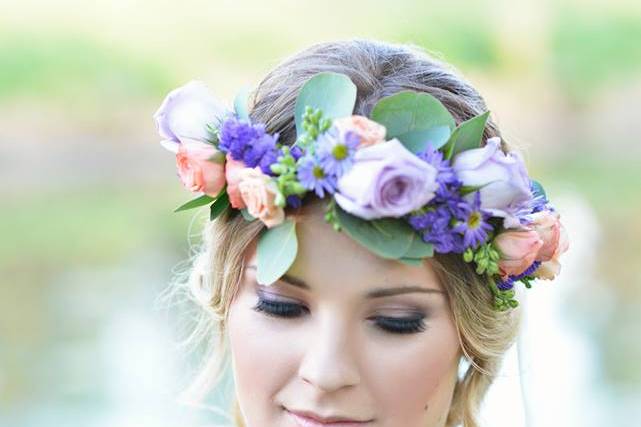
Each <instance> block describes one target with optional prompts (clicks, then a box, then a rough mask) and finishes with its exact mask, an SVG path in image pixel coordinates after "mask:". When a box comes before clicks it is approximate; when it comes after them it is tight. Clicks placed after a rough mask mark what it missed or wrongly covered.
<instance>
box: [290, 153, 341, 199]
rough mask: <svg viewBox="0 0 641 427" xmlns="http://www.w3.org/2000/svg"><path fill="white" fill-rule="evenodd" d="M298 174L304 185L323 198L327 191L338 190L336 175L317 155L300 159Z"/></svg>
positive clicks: (331, 192)
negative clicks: (328, 170)
mask: <svg viewBox="0 0 641 427" xmlns="http://www.w3.org/2000/svg"><path fill="white" fill-rule="evenodd" d="M297 176H298V180H299V181H300V183H301V184H302V185H303V187H305V188H307V189H308V190H314V192H315V193H316V195H317V196H318V197H320V198H321V199H322V198H323V197H325V192H328V193H330V194H333V193H334V192H335V191H336V177H335V176H334V175H332V174H329V173H328V172H327V170H326V169H325V167H324V166H323V165H321V164H320V162H319V160H318V159H317V158H316V157H313V156H311V155H307V156H305V157H303V158H302V159H301V160H300V161H299V165H298V170H297Z"/></svg>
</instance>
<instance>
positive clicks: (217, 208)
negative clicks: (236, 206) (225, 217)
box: [209, 192, 229, 221]
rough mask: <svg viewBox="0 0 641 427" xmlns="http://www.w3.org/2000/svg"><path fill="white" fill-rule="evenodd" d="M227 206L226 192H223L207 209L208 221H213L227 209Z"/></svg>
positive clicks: (227, 197)
mask: <svg viewBox="0 0 641 427" xmlns="http://www.w3.org/2000/svg"><path fill="white" fill-rule="evenodd" d="M228 206H229V196H228V195H227V192H224V193H223V194H221V195H220V196H218V198H217V199H216V200H215V201H214V203H212V204H211V207H210V208H209V209H210V210H209V220H210V221H213V220H215V219H216V218H218V216H219V215H220V214H221V213H223V212H224V211H225V209H227V207H228Z"/></svg>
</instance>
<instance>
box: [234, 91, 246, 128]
mask: <svg viewBox="0 0 641 427" xmlns="http://www.w3.org/2000/svg"><path fill="white" fill-rule="evenodd" d="M248 102H249V88H248V87H244V88H242V89H241V90H240V91H239V92H238V94H237V95H236V97H235V98H234V111H235V112H236V115H237V116H238V118H239V119H242V120H245V121H247V122H249V121H250V120H249V111H248V108H249V107H248Z"/></svg>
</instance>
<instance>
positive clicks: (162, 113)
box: [154, 80, 227, 153]
mask: <svg viewBox="0 0 641 427" xmlns="http://www.w3.org/2000/svg"><path fill="white" fill-rule="evenodd" d="M226 113H227V109H226V108H225V106H224V105H223V104H222V103H221V102H219V101H218V100H217V99H216V98H215V97H214V96H213V95H211V93H210V92H209V90H208V89H207V86H205V84H204V83H203V82H200V81H196V80H194V81H191V82H189V83H187V84H186V85H184V86H181V87H179V88H177V89H174V90H173V91H171V92H170V93H169V94H168V95H167V97H165V100H164V101H163V102H162V104H161V105H160V108H158V111H156V113H155V114H154V119H155V121H156V126H157V127H158V133H160V136H161V137H162V138H163V141H161V145H162V146H163V147H165V148H166V149H168V150H169V151H171V152H173V153H177V152H178V147H179V145H180V143H181V142H184V141H185V140H196V141H202V142H205V141H207V139H209V133H208V131H207V124H210V123H215V122H217V121H219V120H222V118H223V117H224V116H225V114H226Z"/></svg>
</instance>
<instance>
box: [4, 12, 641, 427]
mask: <svg viewBox="0 0 641 427" xmlns="http://www.w3.org/2000/svg"><path fill="white" fill-rule="evenodd" d="M350 37H372V38H378V39H383V40H387V41H393V42H412V43H416V44H419V45H421V46H423V47H425V48H427V49H428V50H430V51H432V52H434V53H436V54H438V55H439V56H441V57H442V58H443V59H445V60H447V61H448V62H450V63H452V64H454V65H455V66H456V67H457V68H459V69H460V70H461V71H462V72H463V74H464V75H465V76H466V77H467V78H468V79H469V80H470V81H471V82H472V83H473V84H474V85H475V86H476V87H477V88H478V89H479V90H480V91H481V93H482V94H483V95H484V96H485V98H486V100H487V102H488V105H489V108H490V109H491V110H492V112H493V115H494V117H495V118H496V120H497V121H498V123H499V126H501V128H502V130H503V133H504V135H505V137H506V139H507V140H508V141H509V142H511V143H512V144H514V145H516V146H519V147H521V148H522V149H523V150H524V152H525V154H526V159H527V162H528V167H529V169H530V172H531V175H533V176H535V177H537V179H539V180H540V181H541V182H543V183H546V187H547V189H548V193H549V194H550V196H551V199H552V200H553V201H555V199H557V200H559V202H560V207H561V212H563V207H566V206H567V208H568V210H569V211H570V212H573V214H572V215H573V216H571V217H570V218H567V220H568V223H567V224H566V226H567V227H568V229H569V231H570V235H571V239H572V243H571V248H570V252H572V251H575V253H576V254H577V255H574V258H572V261H571V262H573V263H574V265H575V267H572V268H570V269H569V270H570V272H571V273H570V276H568V277H566V278H564V279H563V281H560V282H558V283H554V284H553V285H550V286H554V287H560V286H567V289H569V290H570V291H567V292H563V293H562V295H563V300H562V303H561V304H562V305H561V307H562V310H561V317H562V319H563V321H564V322H566V323H565V324H566V325H569V326H568V327H569V328H571V330H573V331H574V333H575V334H576V336H577V337H579V339H581V340H582V342H584V343H587V347H586V348H588V349H589V352H590V353H589V357H590V360H593V361H594V365H593V366H592V368H591V369H590V372H589V373H586V375H589V377H590V382H589V387H591V388H594V393H590V395H591V396H592V397H594V398H595V400H594V402H591V403H588V402H584V404H585V405H589V406H591V407H592V409H594V408H595V407H596V408H598V417H600V418H598V417H597V418H595V419H593V420H592V421H593V422H594V423H595V424H594V425H595V426H596V425H600V426H602V425H608V426H610V425H611V426H628V425H629V426H632V425H638V424H635V421H636V422H638V419H639V417H640V416H641V409H640V408H641V398H640V396H641V363H639V362H640V361H641V340H640V338H639V336H640V334H639V325H640V323H641V322H640V321H641V314H640V313H641V286H640V284H641V263H640V262H639V261H640V260H641V243H640V242H641V221H639V218H641V197H640V196H639V194H640V189H639V187H640V186H641V137H640V135H641V3H640V2H638V1H622V0H618V1H604V0H585V1H536V0H527V1H521V2H513V1H485V2H473V1H458V0H456V1H450V2H439V1H431V0H430V1H409V0H395V1H393V2H392V1H363V0H360V1H352V2H345V1H337V0H326V1H323V2H301V1H267V2H266V1H233V2H232V1H204V0H200V1H193V0H186V1H183V2H177V3H176V2H164V1H150V0H140V1H124V0H111V1H107V0H105V1H94V2H86V1H80V0H59V1H55V2H54V1H51V2H46V1H33V0H21V1H20V2H17V1H7V0H0V183H1V184H0V207H1V208H2V209H0V425H2V426H5V425H6V426H48V425H65V426H66V425H83V426H94V425H96V426H98V425H99V426H112V425H113V426H128V425H132V426H133V425H136V426H143V425H144V426H147V425H148V426H169V425H192V424H190V423H194V424H193V425H195V423H199V422H202V420H206V419H208V416H207V415H206V411H201V410H189V409H184V408H183V409H181V408H175V409H171V410H169V409H168V407H170V406H171V407H172V408H173V406H172V405H171V404H169V403H168V402H172V392H173V390H174V389H175V387H176V386H177V385H180V384H181V383H183V382H184V380H185V377H186V374H187V373H188V370H187V369H184V364H185V363H187V362H185V361H184V360H183V359H184V358H183V357H181V354H180V350H177V349H175V348H173V347H172V339H173V338H174V336H175V335H176V328H175V326H174V323H175V322H174V320H175V319H174V317H173V316H174V315H172V314H171V312H170V313H167V312H166V311H165V310H162V309H159V308H158V304H157V303H156V301H155V299H156V297H157V295H158V294H159V293H160V292H161V291H162V290H163V289H164V288H165V286H166V285H167V283H168V282H169V280H170V277H171V274H172V268H173V267H174V266H175V265H176V264H177V263H179V262H180V261H182V260H184V259H186V258H187V256H188V255H189V245H188V238H190V236H191V237H194V236H196V235H197V233H198V225H199V222H198V221H200V220H201V219H202V218H196V219H195V222H194V224H193V227H192V228H190V225H192V224H191V223H192V221H193V220H194V218H193V215H191V214H189V213H181V214H174V213H172V208H173V207H175V206H177V205H178V204H180V203H182V202H183V201H185V200H188V199H189V198H190V197H191V195H190V194H189V193H188V192H186V191H185V190H184V189H183V188H182V187H181V185H180V183H179V181H178V179H177V177H176V175H175V166H174V159H173V158H172V156H171V155H169V153H167V152H166V151H165V150H163V149H161V147H160V146H159V145H158V140H159V137H158V135H157V132H156V129H155V125H154V122H153V120H152V114H153V113H154V112H155V110H156V109H157V107H158V106H159V105H160V102H161V101H162V99H163V98H164V96H165V95H166V94H167V92H168V91H170V90H171V89H173V88H174V87H177V86H179V85H182V84H184V83H186V82H187V81H189V80H191V79H201V80H204V81H205V82H207V83H208V85H209V86H210V87H211V88H212V89H213V90H214V91H215V92H216V94H217V95H218V96H219V97H221V98H222V99H232V96H233V95H234V94H235V92H236V90H237V89H238V88H240V87H241V86H243V85H247V84H249V85H255V84H256V83H258V81H259V80H260V78H261V77H262V76H263V75H264V74H265V73H266V72H267V71H268V70H269V69H270V68H271V67H273V66H275V65H276V64H277V63H278V62H279V61H280V60H281V59H282V58H284V57H285V56H287V55H290V54H292V53H294V52H295V51H297V50H299V49H302V48H304V47H306V46H308V45H309V44H312V43H314V42H319V41H325V40H333V39H342V38H350ZM591 218H593V219H594V220H591ZM586 219H587V220H586ZM585 236H592V237H590V238H589V239H588V238H585ZM570 252H569V253H568V256H570V255H569V254H570ZM530 292H532V293H535V292H536V289H535V290H532V291H530ZM539 351H543V352H552V351H554V349H552V348H546V349H539ZM159 414H169V415H162V416H161V415H159ZM598 420H608V422H606V423H604V422H602V421H598ZM559 425H561V424H559ZM566 425H568V424H566ZM576 425H578V424H576ZM582 425H588V424H582ZM589 425H592V424H589Z"/></svg>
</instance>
